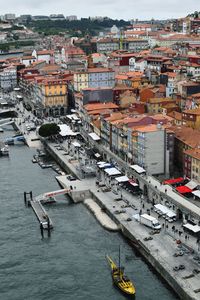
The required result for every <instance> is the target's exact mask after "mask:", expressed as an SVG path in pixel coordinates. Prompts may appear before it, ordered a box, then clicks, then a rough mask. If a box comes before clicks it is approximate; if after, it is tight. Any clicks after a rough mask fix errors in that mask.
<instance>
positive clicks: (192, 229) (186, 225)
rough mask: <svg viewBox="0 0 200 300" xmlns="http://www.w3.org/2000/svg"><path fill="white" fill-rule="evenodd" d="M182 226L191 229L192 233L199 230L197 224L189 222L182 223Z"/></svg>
mask: <svg viewBox="0 0 200 300" xmlns="http://www.w3.org/2000/svg"><path fill="white" fill-rule="evenodd" d="M183 227H184V228H187V229H189V230H191V231H193V232H194V233H197V232H199V231H200V227H199V226H198V225H192V224H190V223H187V224H184V225H183Z"/></svg>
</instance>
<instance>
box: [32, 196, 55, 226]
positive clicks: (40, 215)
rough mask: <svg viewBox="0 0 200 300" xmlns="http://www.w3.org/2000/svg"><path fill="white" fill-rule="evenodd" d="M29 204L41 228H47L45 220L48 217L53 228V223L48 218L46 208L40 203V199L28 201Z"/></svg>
mask: <svg viewBox="0 0 200 300" xmlns="http://www.w3.org/2000/svg"><path fill="white" fill-rule="evenodd" d="M30 205H31V207H32V209H33V211H34V213H35V215H36V217H37V219H38V221H39V222H40V224H42V226H43V228H44V229H48V222H47V220H48V219H49V225H50V228H53V223H52V221H51V219H50V218H49V216H48V214H47V212H46V210H45V209H44V207H43V206H42V204H41V203H40V201H35V200H33V201H30Z"/></svg>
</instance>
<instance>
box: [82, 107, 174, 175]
mask: <svg viewBox="0 0 200 300" xmlns="http://www.w3.org/2000/svg"><path fill="white" fill-rule="evenodd" d="M81 116H82V118H83V127H84V128H85V130H87V131H88V132H95V133H97V132H98V134H99V135H100V137H101V141H102V143H103V145H104V146H105V147H107V148H109V149H110V150H111V151H112V152H113V153H115V154H116V155H118V156H119V157H121V158H122V159H124V160H125V161H127V163H131V164H132V163H135V164H138V165H140V166H141V167H143V168H145V169H146V171H147V172H148V173H149V174H152V175H156V174H170V173H173V158H174V157H173V150H174V133H173V132H171V131H170V130H168V129H167V127H168V126H169V124H171V123H170V121H171V118H170V117H167V116H163V115H157V116H156V115H154V116H147V115H136V116H131V115H127V114H126V113H122V112H120V111H119V109H118V106H116V105H115V104H113V103H105V104H102V103H101V104H100V103H93V104H87V105H85V106H84V107H83V109H82V112H81ZM97 127H98V128H97ZM155 145H156V147H155Z"/></svg>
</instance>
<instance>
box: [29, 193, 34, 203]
mask: <svg viewBox="0 0 200 300" xmlns="http://www.w3.org/2000/svg"><path fill="white" fill-rule="evenodd" d="M29 194H30V198H31V201H33V192H32V191H30V193H29Z"/></svg>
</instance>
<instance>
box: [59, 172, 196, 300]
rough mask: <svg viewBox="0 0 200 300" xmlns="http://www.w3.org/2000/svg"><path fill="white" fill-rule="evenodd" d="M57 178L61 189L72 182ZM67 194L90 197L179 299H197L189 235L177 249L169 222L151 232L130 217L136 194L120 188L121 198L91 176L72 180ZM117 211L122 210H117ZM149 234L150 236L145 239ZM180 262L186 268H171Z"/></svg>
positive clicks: (80, 198) (134, 210) (136, 205)
mask: <svg viewBox="0 0 200 300" xmlns="http://www.w3.org/2000/svg"><path fill="white" fill-rule="evenodd" d="M57 180H58V182H59V183H60V185H61V186H63V188H69V186H70V185H72V182H71V181H69V180H68V179H67V178H66V176H57ZM88 193H89V194H88ZM70 196H71V198H72V199H74V201H75V202H80V201H83V202H84V199H85V197H86V198H88V197H90V198H91V199H93V201H95V202H96V203H97V204H98V205H99V207H101V208H102V209H103V211H105V212H106V213H107V214H108V215H109V216H110V217H111V218H112V219H113V220H114V221H115V222H116V224H118V226H119V228H120V229H121V232H122V234H123V235H124V236H125V237H127V238H128V239H129V240H130V241H131V243H132V244H133V245H134V247H136V248H137V250H138V251H139V252H140V253H141V254H142V255H143V256H144V257H145V259H146V260H147V261H148V262H149V263H150V264H151V265H152V266H153V267H154V269H155V270H156V271H157V272H158V273H159V274H160V275H161V276H162V277H163V278H164V279H165V280H166V281H167V282H168V284H169V285H170V286H171V287H172V288H173V289H174V290H175V292H176V293H177V294H178V295H179V296H180V297H181V299H193V300H197V299H200V274H199V273H198V272H199V271H200V268H199V264H198V262H197V261H196V260H194V259H193V258H194V256H195V252H197V249H196V251H195V250H194V252H193V250H192V246H193V245H194V240H193V239H192V238H191V239H190V240H189V241H187V243H184V241H182V242H183V243H182V246H181V248H180V246H179V245H180V244H177V242H176V241H177V240H178V239H179V237H178V236H173V233H172V230H171V227H172V224H170V225H168V228H163V229H162V230H161V232H160V233H158V234H153V235H152V231H151V229H149V228H148V227H146V226H144V225H142V224H140V223H139V222H137V221H136V220H135V219H134V218H132V216H133V215H134V214H136V213H139V210H140V207H141V199H140V198H139V197H134V196H132V195H130V194H129V193H127V192H125V191H123V195H122V198H121V199H120V197H119V195H116V194H115V193H113V192H112V191H109V192H104V191H103V188H99V187H98V186H96V184H95V181H94V179H83V180H77V181H74V182H73V189H72V191H71V194H70ZM127 203H129V205H127ZM124 207H125V209H124ZM122 208H123V210H122ZM147 209H148V206H147V205H145V207H144V208H143V211H145V210H147ZM120 210H121V211H123V212H122V213H119V214H118V213H116V211H120ZM151 215H153V216H155V213H154V212H151ZM99 219H101V217H100V218H99ZM130 219H131V220H130ZM163 222H164V220H163ZM176 226H178V224H176ZM149 237H151V238H152V239H151V240H150V239H149V240H146V238H149ZM145 240H146V241H145ZM180 251H182V253H181V256H177V257H176V256H174V254H175V253H180ZM182 254H183V255H182ZM180 265H184V267H185V269H183V270H178V271H176V270H174V267H177V266H180Z"/></svg>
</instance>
